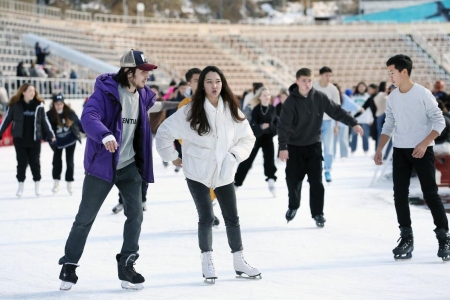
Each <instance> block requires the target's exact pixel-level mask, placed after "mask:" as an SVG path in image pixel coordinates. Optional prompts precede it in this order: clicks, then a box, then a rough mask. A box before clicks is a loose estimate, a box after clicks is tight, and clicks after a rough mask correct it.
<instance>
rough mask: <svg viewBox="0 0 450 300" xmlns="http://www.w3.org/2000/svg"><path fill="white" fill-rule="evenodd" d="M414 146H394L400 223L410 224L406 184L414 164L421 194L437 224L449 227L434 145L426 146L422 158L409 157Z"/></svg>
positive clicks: (395, 191)
mask: <svg viewBox="0 0 450 300" xmlns="http://www.w3.org/2000/svg"><path fill="white" fill-rule="evenodd" d="M413 151H414V149H412V148H411V149H402V148H394V153H393V157H392V165H393V166H392V167H393V168H392V169H393V170H392V173H393V174H392V176H393V180H394V201H395V210H396V212H397V220H398V223H399V225H400V227H406V228H411V213H410V211H409V203H408V195H409V184H410V180H411V174H412V170H413V168H415V169H416V171H417V176H418V177H419V181H420V187H421V189H422V193H423V198H424V199H425V201H426V202H427V204H428V207H429V208H430V211H431V214H432V215H433V220H434V225H436V228H444V229H445V230H448V220H447V215H446V213H445V209H444V205H443V204H442V201H441V197H439V194H438V187H437V184H436V169H435V166H434V152H433V147H428V148H427V151H426V152H425V155H424V156H423V157H422V158H414V157H412V152H413Z"/></svg>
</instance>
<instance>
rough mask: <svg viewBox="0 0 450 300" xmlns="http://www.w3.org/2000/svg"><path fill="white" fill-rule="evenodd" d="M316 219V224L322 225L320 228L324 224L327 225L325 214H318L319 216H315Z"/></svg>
mask: <svg viewBox="0 0 450 300" xmlns="http://www.w3.org/2000/svg"><path fill="white" fill-rule="evenodd" d="M314 220H315V221H316V226H317V227H320V228H322V227H324V226H325V222H326V221H327V220H325V218H324V217H323V215H317V216H315V217H314Z"/></svg>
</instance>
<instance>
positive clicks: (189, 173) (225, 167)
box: [155, 97, 256, 189]
mask: <svg viewBox="0 0 450 300" xmlns="http://www.w3.org/2000/svg"><path fill="white" fill-rule="evenodd" d="M191 107H192V103H189V104H188V105H185V106H183V107H182V108H180V109H179V110H178V111H177V112H176V113H174V114H173V115H171V116H170V117H169V118H168V119H166V120H165V121H164V122H163V123H162V124H161V125H160V126H159V128H158V132H157V133H156V137H155V141H156V150H157V151H158V153H159V155H161V157H162V159H163V160H164V161H173V160H175V159H177V158H178V152H177V151H176V150H175V149H174V147H173V141H174V140H175V139H182V140H183V146H182V147H181V148H182V154H183V171H184V175H185V176H186V178H188V179H191V180H194V181H197V182H200V183H203V184H204V185H206V186H207V187H210V188H212V189H214V188H216V187H220V186H224V185H228V184H230V183H232V182H233V181H234V174H235V172H236V167H237V165H238V163H240V162H242V161H244V160H246V159H247V158H248V157H249V155H250V153H251V151H252V149H253V146H254V144H255V140H256V139H255V136H254V135H253V131H252V129H251V127H250V125H249V123H248V121H247V120H244V121H242V122H235V121H234V120H233V118H232V117H231V112H230V109H229V108H228V106H227V105H226V104H225V103H224V102H223V100H222V98H221V97H220V98H219V103H218V105H217V108H215V107H214V106H213V105H212V104H211V103H210V102H209V100H208V99H205V103H204V107H205V111H206V115H207V117H208V122H209V124H210V126H211V131H210V132H209V133H208V134H206V135H202V136H200V135H199V134H198V133H197V131H195V130H192V129H191V126H190V124H189V122H188V121H187V120H186V119H187V115H188V112H189V110H190V109H191ZM239 115H240V116H242V117H243V116H244V114H243V113H242V112H241V111H239ZM233 155H234V156H233Z"/></svg>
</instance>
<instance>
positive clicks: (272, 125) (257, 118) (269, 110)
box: [250, 104, 277, 138]
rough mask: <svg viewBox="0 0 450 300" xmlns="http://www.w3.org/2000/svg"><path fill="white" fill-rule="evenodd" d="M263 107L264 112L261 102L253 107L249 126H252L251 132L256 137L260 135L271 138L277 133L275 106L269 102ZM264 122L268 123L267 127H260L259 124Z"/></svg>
mask: <svg viewBox="0 0 450 300" xmlns="http://www.w3.org/2000/svg"><path fill="white" fill-rule="evenodd" d="M263 109H264V110H266V114H263V113H262V111H261V104H258V105H256V106H255V107H254V108H253V111H252V120H251V122H250V126H251V127H252V130H253V134H254V135H255V137H256V138H260V137H262V136H269V137H271V138H272V137H274V136H276V135H277V115H276V112H275V107H273V106H272V105H270V104H269V106H267V107H265V108H263ZM264 123H269V127H268V128H266V129H262V128H261V125H262V124H264Z"/></svg>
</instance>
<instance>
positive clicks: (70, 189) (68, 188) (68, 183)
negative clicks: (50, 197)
mask: <svg viewBox="0 0 450 300" xmlns="http://www.w3.org/2000/svg"><path fill="white" fill-rule="evenodd" d="M67 191H68V192H69V194H71V195H72V194H73V184H72V181H67Z"/></svg>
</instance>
